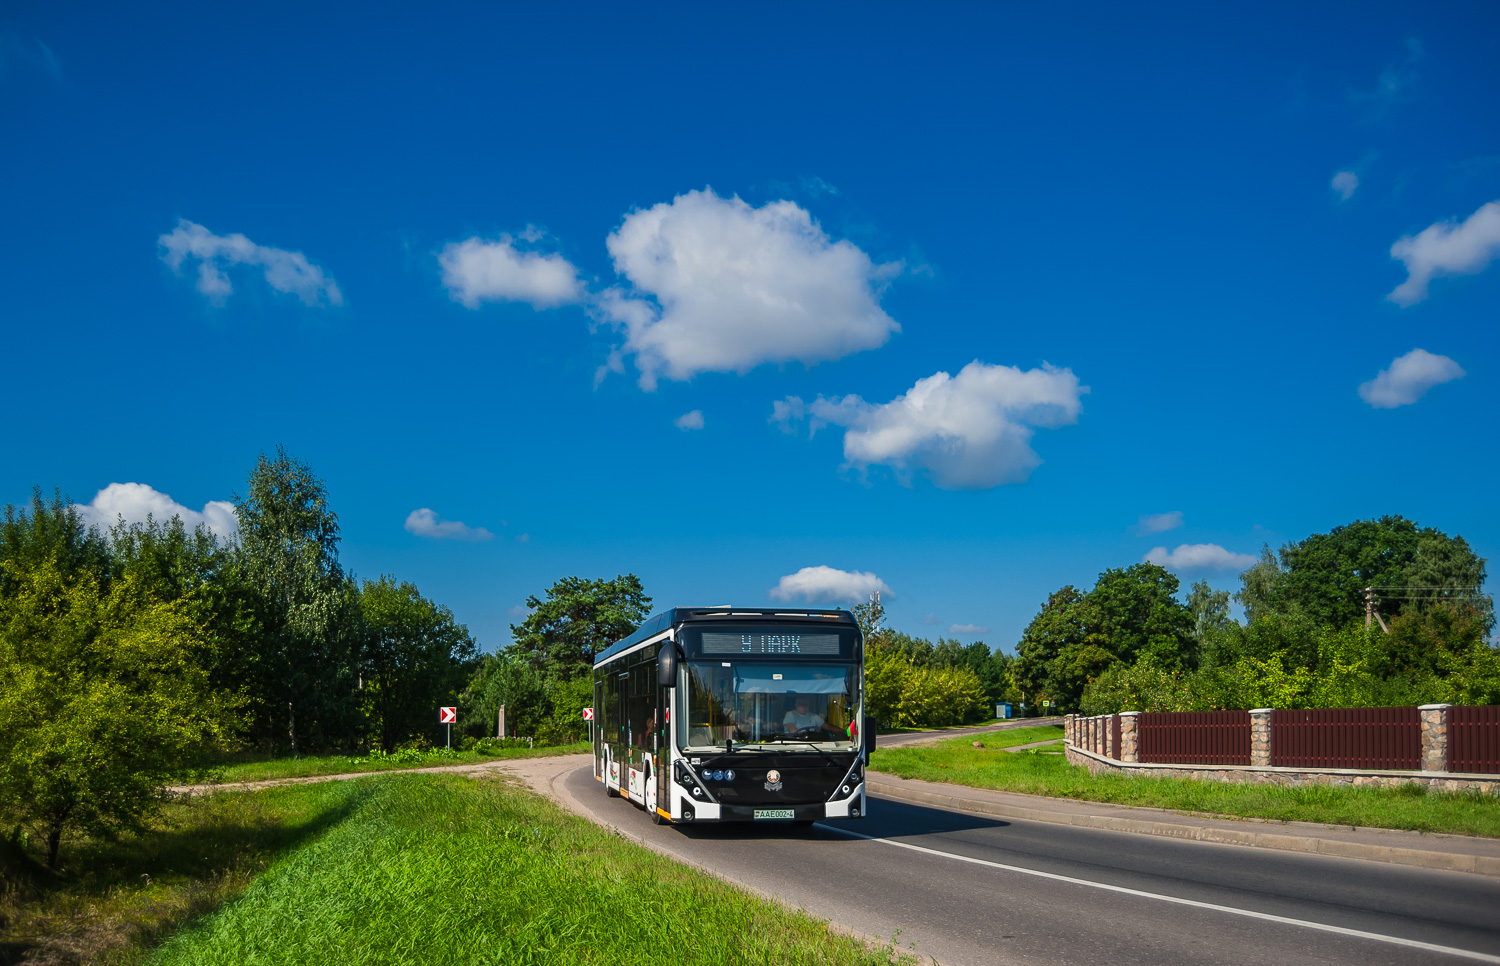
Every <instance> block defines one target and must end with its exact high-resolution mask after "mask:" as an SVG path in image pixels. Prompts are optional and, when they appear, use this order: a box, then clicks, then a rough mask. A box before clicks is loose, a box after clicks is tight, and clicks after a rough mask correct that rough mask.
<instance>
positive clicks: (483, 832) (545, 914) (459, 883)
mask: <svg viewBox="0 0 1500 966" xmlns="http://www.w3.org/2000/svg"><path fill="white" fill-rule="evenodd" d="M216 797H218V798H226V799H227V798H237V797H246V798H250V799H255V798H257V797H264V798H265V799H267V800H271V801H277V802H285V803H287V804H288V805H290V804H291V803H293V802H296V801H299V800H302V799H303V798H304V797H311V798H313V799H316V800H317V801H318V802H319V803H320V805H319V807H320V808H323V809H326V810H329V811H330V812H333V813H337V814H338V816H339V817H338V819H337V821H335V822H334V823H332V824H331V825H330V827H329V828H328V829H327V831H326V832H324V833H323V834H322V835H321V836H320V837H319V838H318V839H317V840H316V841H313V842H309V843H307V844H305V845H303V846H302V847H300V848H298V849H297V850H295V851H294V852H291V853H290V854H288V855H286V856H285V857H283V858H282V859H281V860H279V861H278V862H276V863H275V864H274V865H273V866H272V867H271V868H270V869H269V870H267V871H266V872H265V873H264V874H263V875H261V876H260V877H258V878H257V879H256V880H255V881H254V882H253V883H252V884H251V885H250V886H249V888H248V889H246V890H245V891H244V892H243V894H241V895H240V896H239V897H238V898H235V899H234V900H232V901H230V902H228V903H227V904H225V905H223V906H222V907H221V908H219V909H217V910H216V911H214V912H212V913H210V914H208V915H206V916H204V917H202V918H200V919H199V920H198V921H196V922H194V923H193V924H191V925H190V926H188V927H187V928H186V929H184V930H182V931H181V932H179V933H178V934H176V935H174V936H173V937H171V938H170V939H169V940H168V941H167V942H166V943H165V944H164V945H163V946H162V947H161V948H160V949H159V950H158V951H157V952H156V954H155V955H154V956H153V957H152V958H151V959H150V960H149V961H150V962H152V963H157V964H193V966H213V964H230V963H233V964H259V963H265V964H270V963H275V964H278V966H282V964H286V966H296V964H304V963H305V964H318V966H326V964H327V963H340V964H366V963H368V964H375V963H381V964H405V963H411V964H418V963H431V964H444V966H447V964H470V963H472V964H497V966H498V964H505V966H528V964H544V963H545V964H552V963H557V964H570V966H571V964H577V963H595V964H642V966H645V964H648V963H649V964H659V963H662V962H673V963H690V964H692V963H701V964H704V966H709V964H713V966H723V964H740V963H743V964H747V966H749V964H757V966H758V964H762V963H789V964H800V963H807V964H813V963H818V964H824V963H834V964H877V963H880V964H890V963H892V962H901V961H903V958H902V956H901V954H900V952H899V951H898V950H896V949H895V948H894V947H891V946H886V947H882V948H873V947H870V946H867V945H865V944H864V943H862V942H860V941H859V940H857V939H855V938H852V937H849V936H845V935H841V934H838V933H834V932H831V931H830V930H829V927H828V924H827V923H824V922H821V921H819V920H815V919H813V918H812V917H810V916H808V915H806V914H803V913H799V912H793V911H789V910H787V909H784V908H782V907H780V906H778V905H776V904H774V903H771V902H769V901H767V900H764V899H761V898H759V897H756V896H753V895H751V894H749V893H746V892H743V891H741V890H739V889H737V888H735V887H734V886H732V885H729V884H726V883H724V882H722V881H720V880H718V879H715V878H713V877H711V876H709V875H707V874H705V873H702V872H699V871H697V870H695V869H690V868H688V867H686V866H682V865H679V864H677V863H675V862H673V861H671V860H669V859H667V858H665V857H662V856H660V855H657V854H656V853H654V852H651V851H649V850H647V849H645V848H643V847H641V846H638V845H636V844H634V843H632V842H629V841H627V840H625V839H623V838H621V837H620V836H618V835H616V834H613V833H611V832H608V831H606V830H603V829H600V828H598V827H597V826H595V825H593V824H592V823H590V822H588V821H586V820H584V819H582V818H579V817H577V816H574V815H570V814H567V813H565V812H563V811H561V810H560V809H558V808H557V807H556V806H554V805H552V804H551V803H550V802H547V801H545V800H544V799H542V798H540V797H539V796H537V795H535V794H533V793H531V792H529V791H527V790H524V789H522V788H520V787H518V786H516V785H513V784H510V783H508V782H506V781H504V780H503V779H501V778H498V777H495V778H491V777H488V776H486V777H484V778H480V779H475V778H471V777H467V776H462V775H447V774H408V775H388V776H382V777H379V778H376V779H372V780H370V781H361V782H337V783H327V784H320V785H301V786H289V787H279V788H273V789H267V790H263V791H255V792H244V793H234V794H226V795H223V796H216Z"/></svg>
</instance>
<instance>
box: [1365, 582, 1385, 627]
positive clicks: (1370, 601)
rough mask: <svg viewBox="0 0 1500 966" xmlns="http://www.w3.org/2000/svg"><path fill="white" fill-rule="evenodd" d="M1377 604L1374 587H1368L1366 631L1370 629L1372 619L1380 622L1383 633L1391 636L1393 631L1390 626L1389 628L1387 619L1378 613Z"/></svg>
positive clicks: (1366, 589)
mask: <svg viewBox="0 0 1500 966" xmlns="http://www.w3.org/2000/svg"><path fill="white" fill-rule="evenodd" d="M1376 603H1377V601H1376V598H1375V588H1374V587H1366V588H1365V630H1367V631H1368V630H1369V629H1370V619H1371V618H1374V619H1375V620H1377V621H1379V622H1380V629H1381V630H1383V631H1385V632H1386V633H1387V634H1389V633H1390V632H1391V629H1390V627H1389V626H1387V624H1386V622H1385V618H1384V617H1381V616H1380V611H1378V610H1376V609H1375V604H1376Z"/></svg>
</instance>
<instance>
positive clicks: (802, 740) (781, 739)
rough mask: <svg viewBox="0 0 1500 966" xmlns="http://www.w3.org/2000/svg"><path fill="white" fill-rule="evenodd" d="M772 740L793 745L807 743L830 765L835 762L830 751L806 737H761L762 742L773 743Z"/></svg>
mask: <svg viewBox="0 0 1500 966" xmlns="http://www.w3.org/2000/svg"><path fill="white" fill-rule="evenodd" d="M772 742H775V743H777V744H781V743H786V744H792V745H806V746H807V747H809V748H811V749H812V750H813V751H814V752H815V753H817V754H818V755H820V756H821V757H822V758H823V760H824V761H825V762H827V763H828V764H830V765H831V764H833V759H832V758H829V757H828V753H827V752H826V751H824V750H823V749H821V748H819V747H818V746H817V745H815V744H813V743H812V742H811V741H809V740H808V739H806V738H793V737H792V736H791V735H771V736H770V737H768V738H763V739H761V743H762V744H771V743H772Z"/></svg>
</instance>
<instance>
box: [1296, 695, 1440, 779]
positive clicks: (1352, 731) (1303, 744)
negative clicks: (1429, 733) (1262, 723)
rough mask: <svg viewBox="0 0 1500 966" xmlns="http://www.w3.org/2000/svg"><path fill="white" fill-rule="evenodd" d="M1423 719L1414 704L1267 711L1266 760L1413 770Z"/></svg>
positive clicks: (1313, 765)
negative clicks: (1268, 752) (1268, 738)
mask: <svg viewBox="0 0 1500 966" xmlns="http://www.w3.org/2000/svg"><path fill="white" fill-rule="evenodd" d="M1421 763H1422V722H1421V718H1420V717H1419V714H1418V711H1417V709H1416V708H1414V707H1407V708H1320V709H1316V710H1305V711H1282V710H1279V709H1278V710H1276V711H1272V712H1271V764H1272V765H1279V766H1283V767H1287V768H1391V769H1415V768H1419V767H1421Z"/></svg>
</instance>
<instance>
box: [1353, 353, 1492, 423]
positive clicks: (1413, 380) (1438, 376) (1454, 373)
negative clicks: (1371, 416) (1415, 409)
mask: <svg viewBox="0 0 1500 966" xmlns="http://www.w3.org/2000/svg"><path fill="white" fill-rule="evenodd" d="M1465 375H1467V373H1465V372H1464V370H1463V368H1462V367H1460V366H1459V364H1458V363H1456V362H1454V361H1453V360H1452V359H1450V358H1448V357H1447V356H1439V355H1434V354H1432V353H1431V352H1428V351H1427V350H1426V349H1413V350H1411V351H1410V352H1408V353H1407V354H1406V355H1404V356H1397V357H1396V358H1395V359H1393V360H1391V367H1390V368H1389V369H1382V370H1380V374H1379V375H1377V376H1376V377H1375V378H1374V379H1371V380H1370V381H1369V382H1366V383H1361V384H1360V387H1359V398H1361V399H1363V400H1364V401H1365V402H1367V403H1369V404H1370V405H1371V406H1374V407H1375V408H1376V409H1395V408H1396V407H1397V406H1410V405H1411V404H1412V403H1414V402H1416V401H1417V400H1418V399H1421V398H1422V397H1423V396H1425V395H1427V390H1429V389H1431V388H1432V387H1433V386H1440V385H1442V384H1443V383H1445V382H1452V381H1453V380H1454V379H1462V378H1463V377H1464V376H1465Z"/></svg>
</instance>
